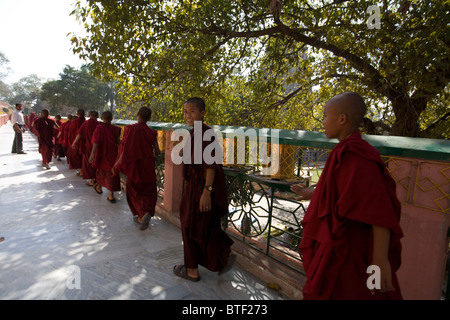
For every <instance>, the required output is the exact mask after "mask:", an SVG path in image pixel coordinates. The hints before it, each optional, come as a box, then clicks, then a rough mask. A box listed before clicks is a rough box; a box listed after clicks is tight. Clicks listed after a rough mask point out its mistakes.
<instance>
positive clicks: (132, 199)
mask: <svg viewBox="0 0 450 320" xmlns="http://www.w3.org/2000/svg"><path fill="white" fill-rule="evenodd" d="M156 138H157V132H156V130H153V129H151V128H149V127H148V126H147V124H146V123H145V122H138V123H136V124H132V125H128V126H126V127H125V130H124V134H123V138H122V142H121V143H120V146H119V155H118V157H122V161H121V162H120V163H119V164H118V165H117V166H116V167H115V169H116V170H117V171H120V172H122V173H123V174H124V175H125V176H126V177H127V184H126V196H127V202H128V206H129V207H130V210H131V212H132V214H133V216H136V215H137V216H139V217H140V218H142V217H143V216H144V215H145V214H146V213H147V212H148V213H150V215H152V216H153V215H154V214H155V207H156V200H157V188H156V169H155V155H154V144H155V141H156Z"/></svg>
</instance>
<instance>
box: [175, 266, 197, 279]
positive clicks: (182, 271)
mask: <svg viewBox="0 0 450 320" xmlns="http://www.w3.org/2000/svg"><path fill="white" fill-rule="evenodd" d="M173 273H174V274H175V275H176V276H178V277H180V278H183V279H186V280H189V281H192V282H198V281H199V280H200V276H199V277H197V278H193V277H190V276H188V274H187V270H186V267H185V266H184V264H182V265H179V266H178V265H177V266H175V267H173Z"/></svg>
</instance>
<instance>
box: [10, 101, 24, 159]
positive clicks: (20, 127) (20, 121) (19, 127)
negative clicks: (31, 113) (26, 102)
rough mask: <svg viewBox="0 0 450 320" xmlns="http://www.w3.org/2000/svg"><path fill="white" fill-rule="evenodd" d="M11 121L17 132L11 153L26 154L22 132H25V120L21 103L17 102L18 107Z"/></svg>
mask: <svg viewBox="0 0 450 320" xmlns="http://www.w3.org/2000/svg"><path fill="white" fill-rule="evenodd" d="M11 123H12V125H13V129H14V133H15V134H14V141H13V145H12V150H11V153H17V154H26V152H24V151H23V137H22V133H23V132H25V121H24V118H23V112H22V104H21V103H16V109H15V110H14V111H13V113H12V115H11Z"/></svg>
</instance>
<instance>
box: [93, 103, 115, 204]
mask: <svg viewBox="0 0 450 320" xmlns="http://www.w3.org/2000/svg"><path fill="white" fill-rule="evenodd" d="M112 119H113V115H112V113H111V111H105V112H103V113H102V121H103V122H102V123H100V124H99V125H98V126H97V128H95V130H94V133H93V135H92V151H91V155H90V157H89V163H90V164H91V165H92V167H94V168H95V169H96V179H97V186H96V188H97V192H99V190H101V188H102V187H105V188H106V189H108V190H109V195H108V201H109V202H111V203H115V202H116V199H115V197H114V191H120V176H119V175H117V174H116V175H113V174H112V168H113V167H114V164H115V162H116V160H117V155H118V153H119V144H120V132H121V131H122V129H121V128H119V127H117V126H114V125H112V124H111V121H112Z"/></svg>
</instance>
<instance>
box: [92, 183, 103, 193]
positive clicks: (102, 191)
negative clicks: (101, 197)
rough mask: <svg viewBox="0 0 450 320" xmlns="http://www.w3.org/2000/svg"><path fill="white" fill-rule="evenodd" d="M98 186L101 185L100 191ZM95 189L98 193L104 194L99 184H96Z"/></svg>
mask: <svg viewBox="0 0 450 320" xmlns="http://www.w3.org/2000/svg"><path fill="white" fill-rule="evenodd" d="M97 187H100V191H99V190H98V189H97ZM94 190H95V191H96V192H97V193H98V194H102V193H103V190H102V186H99V185H98V184H94Z"/></svg>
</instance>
